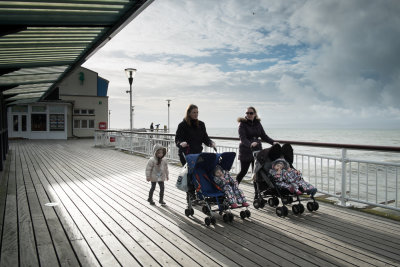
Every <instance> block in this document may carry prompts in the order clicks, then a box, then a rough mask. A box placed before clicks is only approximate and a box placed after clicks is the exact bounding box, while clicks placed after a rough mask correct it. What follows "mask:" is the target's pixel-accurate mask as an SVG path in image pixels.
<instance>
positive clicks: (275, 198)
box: [273, 197, 279, 207]
mask: <svg viewBox="0 0 400 267" xmlns="http://www.w3.org/2000/svg"><path fill="white" fill-rule="evenodd" d="M273 199H274V204H275V207H276V206H278V205H279V198H277V197H273Z"/></svg>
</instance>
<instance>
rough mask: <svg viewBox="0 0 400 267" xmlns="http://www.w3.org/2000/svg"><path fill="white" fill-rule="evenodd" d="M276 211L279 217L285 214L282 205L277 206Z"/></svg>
mask: <svg viewBox="0 0 400 267" xmlns="http://www.w3.org/2000/svg"><path fill="white" fill-rule="evenodd" d="M275 212H276V215H278V217H282V216H283V211H282V207H277V208H276V211H275Z"/></svg>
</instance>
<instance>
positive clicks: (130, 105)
mask: <svg viewBox="0 0 400 267" xmlns="http://www.w3.org/2000/svg"><path fill="white" fill-rule="evenodd" d="M132 80H133V78H129V88H130V89H129V121H130V128H129V129H130V131H131V132H132V129H133V128H132Z"/></svg>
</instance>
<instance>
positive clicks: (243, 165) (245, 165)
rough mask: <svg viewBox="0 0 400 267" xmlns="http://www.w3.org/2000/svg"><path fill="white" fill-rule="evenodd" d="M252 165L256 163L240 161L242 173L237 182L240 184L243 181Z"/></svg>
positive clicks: (237, 177)
mask: <svg viewBox="0 0 400 267" xmlns="http://www.w3.org/2000/svg"><path fill="white" fill-rule="evenodd" d="M250 164H252V165H253V164H254V161H240V172H239V174H238V175H237V176H236V181H237V182H238V184H240V182H241V181H242V179H243V177H244V176H245V175H246V173H247V171H248V170H249V167H250Z"/></svg>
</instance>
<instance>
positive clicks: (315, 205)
mask: <svg viewBox="0 0 400 267" xmlns="http://www.w3.org/2000/svg"><path fill="white" fill-rule="evenodd" d="M313 209H314V210H315V211H317V210H318V209H319V204H318V202H314V203H313Z"/></svg>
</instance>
